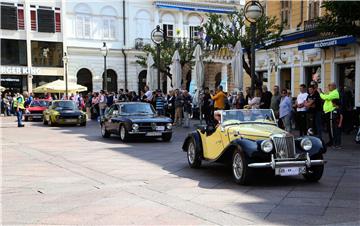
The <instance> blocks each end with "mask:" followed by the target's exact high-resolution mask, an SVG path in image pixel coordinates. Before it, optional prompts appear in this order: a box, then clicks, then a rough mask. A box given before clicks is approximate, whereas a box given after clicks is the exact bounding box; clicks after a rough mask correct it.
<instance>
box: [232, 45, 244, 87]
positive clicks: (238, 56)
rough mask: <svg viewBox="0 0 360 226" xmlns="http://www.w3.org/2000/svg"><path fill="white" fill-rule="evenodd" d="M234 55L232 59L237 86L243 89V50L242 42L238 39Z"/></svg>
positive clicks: (235, 84)
mask: <svg viewBox="0 0 360 226" xmlns="http://www.w3.org/2000/svg"><path fill="white" fill-rule="evenodd" d="M234 52H235V54H234V57H233V59H232V61H231V67H232V72H233V75H234V86H235V88H237V89H239V90H242V87H243V59H242V57H243V50H242V46H241V42H240V41H237V43H236V45H235V49H234Z"/></svg>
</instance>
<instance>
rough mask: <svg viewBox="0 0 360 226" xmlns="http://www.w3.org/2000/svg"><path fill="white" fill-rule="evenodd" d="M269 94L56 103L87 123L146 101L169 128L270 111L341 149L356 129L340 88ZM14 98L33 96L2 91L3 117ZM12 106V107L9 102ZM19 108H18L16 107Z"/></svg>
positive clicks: (97, 97)
mask: <svg viewBox="0 0 360 226" xmlns="http://www.w3.org/2000/svg"><path fill="white" fill-rule="evenodd" d="M272 91H273V92H270V91H268V89H267V86H263V87H262V88H261V89H255V90H254V91H253V92H251V89H250V87H246V89H245V92H244V93H243V92H232V93H227V92H224V90H223V87H222V86H218V87H217V88H216V90H215V91H214V90H210V89H209V88H208V87H205V88H204V90H203V92H202V93H200V94H199V93H197V92H195V93H194V94H193V95H191V94H190V93H189V91H187V90H180V89H175V90H170V91H169V92H168V93H167V94H165V93H163V92H162V91H161V90H155V91H152V90H150V89H149V87H148V86H145V88H144V90H142V91H140V93H136V92H135V91H129V90H126V89H125V90H124V89H120V90H119V91H118V92H107V91H105V90H101V91H100V92H92V93H88V94H87V95H85V94H79V93H75V94H71V95H69V97H68V98H67V97H65V96H62V97H61V98H60V99H63V100H64V99H70V100H73V101H74V102H75V103H76V105H77V106H78V107H79V109H81V110H83V111H86V112H87V113H88V114H89V116H90V118H91V119H94V120H96V119H99V117H101V116H103V115H104V113H105V110H106V108H108V107H110V106H111V105H112V104H113V103H115V102H127V101H131V102H136V101H141V102H147V103H150V104H152V105H153V107H154V109H155V110H156V112H157V114H159V115H165V116H168V117H170V118H172V119H173V121H174V126H178V127H179V126H183V127H185V128H187V127H190V120H191V118H198V117H199V116H200V113H199V112H201V114H202V116H203V118H204V120H205V122H206V124H211V123H213V120H214V112H215V111H217V110H227V109H272V110H273V111H274V115H275V117H276V118H277V119H279V120H278V123H279V126H280V127H282V128H283V129H285V130H286V131H288V132H291V131H292V130H294V129H298V130H299V134H300V136H302V135H306V134H309V133H310V134H312V135H315V136H318V137H319V138H321V139H322V138H323V137H322V132H323V131H324V130H325V129H326V131H327V132H328V134H329V137H328V142H327V145H328V146H334V147H335V148H339V149H340V148H341V132H342V131H344V132H346V133H348V132H350V131H351V130H352V129H353V128H354V126H357V125H358V123H359V122H358V118H359V117H358V116H355V114H359V111H354V110H353V109H354V96H353V95H352V93H351V91H349V90H348V89H347V88H346V87H345V88H344V89H343V90H342V91H341V92H339V91H338V89H337V87H336V84H335V83H330V84H329V85H328V92H327V93H324V92H323V91H322V90H321V89H320V88H319V87H318V84H317V83H316V82H314V81H313V82H311V84H310V85H309V86H308V87H306V85H304V84H301V85H300V86H299V94H298V95H297V97H296V98H295V97H294V98H293V97H292V94H291V91H290V90H288V89H283V90H281V91H280V88H279V86H277V85H275V86H274V87H273V90H272ZM39 97H40V98H42V99H48V100H56V99H59V98H58V97H57V95H51V94H50V93H48V94H44V95H42V96H39ZM18 98H20V99H21V98H23V100H24V107H26V106H27V105H28V104H29V103H30V102H31V100H32V99H33V98H34V97H33V94H31V93H30V94H27V93H26V92H25V93H24V94H23V95H21V94H19V93H16V94H12V93H5V94H2V98H1V111H2V112H1V113H3V114H4V115H5V116H6V115H18V114H17V110H16V106H14V105H16V103H17V102H19V101H18ZM14 103H15V104H14ZM20 107H22V106H20Z"/></svg>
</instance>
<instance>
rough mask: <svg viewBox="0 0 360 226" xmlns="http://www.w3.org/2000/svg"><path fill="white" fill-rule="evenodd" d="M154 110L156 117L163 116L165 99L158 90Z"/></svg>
mask: <svg viewBox="0 0 360 226" xmlns="http://www.w3.org/2000/svg"><path fill="white" fill-rule="evenodd" d="M155 109H156V111H157V113H158V115H164V114H165V99H164V97H163V95H162V92H161V90H160V89H158V90H156V95H155Z"/></svg>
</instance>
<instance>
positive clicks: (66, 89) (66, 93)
mask: <svg viewBox="0 0 360 226" xmlns="http://www.w3.org/2000/svg"><path fill="white" fill-rule="evenodd" d="M62 60H63V62H64V77H65V97H66V100H67V98H68V76H67V64H68V62H69V58H68V56H67V54H66V52H64V56H63V58H62Z"/></svg>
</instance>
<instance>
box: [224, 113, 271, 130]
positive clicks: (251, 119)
mask: <svg viewBox="0 0 360 226" xmlns="http://www.w3.org/2000/svg"><path fill="white" fill-rule="evenodd" d="M221 121H222V124H223V125H225V126H226V125H231V124H240V123H271V124H274V123H276V121H275V118H274V114H273V111H272V110H270V109H248V110H247V109H244V110H228V111H222V119H221Z"/></svg>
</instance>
